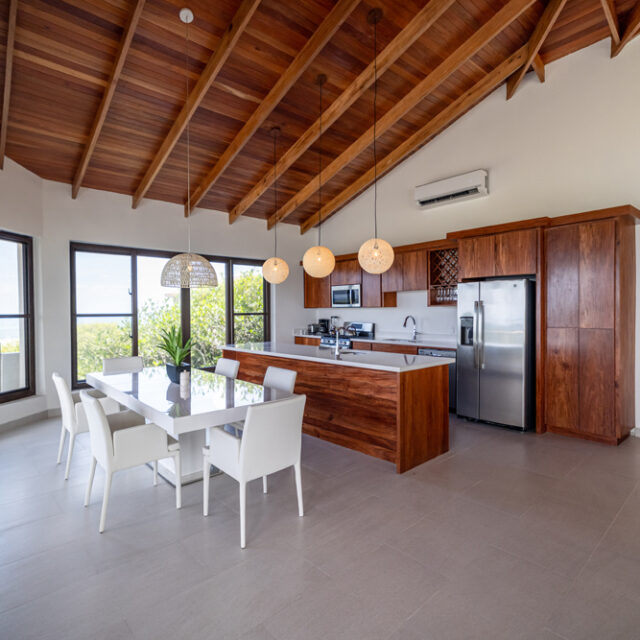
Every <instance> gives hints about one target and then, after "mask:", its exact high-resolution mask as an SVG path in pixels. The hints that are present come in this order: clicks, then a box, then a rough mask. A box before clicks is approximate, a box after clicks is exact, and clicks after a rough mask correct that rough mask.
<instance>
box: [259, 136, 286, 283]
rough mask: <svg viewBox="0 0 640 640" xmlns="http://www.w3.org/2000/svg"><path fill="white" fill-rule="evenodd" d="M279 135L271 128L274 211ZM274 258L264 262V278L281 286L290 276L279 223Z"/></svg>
mask: <svg viewBox="0 0 640 640" xmlns="http://www.w3.org/2000/svg"><path fill="white" fill-rule="evenodd" d="M278 135H280V127H272V128H271V136H272V137H273V207H274V211H275V212H277V211H278V160H277V157H278V154H277V144H278ZM273 243H274V250H273V258H269V259H268V260H265V261H264V264H263V265H262V276H263V277H264V279H265V280H266V281H267V282H270V283H271V284H281V283H282V282H284V281H285V280H286V279H287V277H288V275H289V265H288V264H287V263H286V262H285V261H284V260H283V259H282V258H278V221H277V220H276V223H275V224H274V225H273Z"/></svg>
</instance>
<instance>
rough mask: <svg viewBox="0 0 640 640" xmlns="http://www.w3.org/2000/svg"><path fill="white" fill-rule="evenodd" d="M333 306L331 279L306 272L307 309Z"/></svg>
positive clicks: (305, 295) (305, 304)
mask: <svg viewBox="0 0 640 640" xmlns="http://www.w3.org/2000/svg"><path fill="white" fill-rule="evenodd" d="M330 306H331V281H330V276H327V277H326V278H312V277H311V276H310V275H309V274H308V273H307V272H306V271H305V272H304V307H305V309H324V308H329V307H330Z"/></svg>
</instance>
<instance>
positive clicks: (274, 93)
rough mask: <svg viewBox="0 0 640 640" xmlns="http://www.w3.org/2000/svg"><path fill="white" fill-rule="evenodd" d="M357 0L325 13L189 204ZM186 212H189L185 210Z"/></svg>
mask: <svg viewBox="0 0 640 640" xmlns="http://www.w3.org/2000/svg"><path fill="white" fill-rule="evenodd" d="M359 2H360V0H339V1H338V2H337V3H336V5H335V6H334V7H333V9H331V11H330V12H329V14H328V15H327V17H326V18H325V19H324V20H323V21H322V23H321V24H320V26H319V27H318V28H317V29H316V31H315V32H314V33H313V35H312V36H311V37H310V38H309V40H307V42H306V43H305V45H304V47H302V49H301V50H300V52H299V53H298V54H297V55H296V57H295V58H294V59H293V61H292V62H291V64H290V65H289V66H288V67H287V70H286V71H285V72H284V73H283V74H282V75H281V76H280V78H279V79H278V81H277V82H276V84H275V85H274V86H273V87H272V89H271V91H269V93H268V94H267V96H266V97H265V98H264V100H263V101H262V102H261V103H260V105H259V106H258V108H257V109H256V110H255V111H254V112H253V113H252V114H251V116H250V117H249V119H248V120H247V121H246V122H245V124H244V126H243V127H242V129H240V131H239V132H238V134H237V135H236V136H235V137H234V139H233V140H232V141H231V143H230V144H229V146H228V147H227V148H226V149H225V150H224V151H223V152H222V155H221V156H220V157H219V158H218V160H217V162H216V163H215V164H214V165H213V167H212V168H211V169H210V170H209V172H208V173H207V175H206V176H205V177H204V179H203V180H202V182H201V183H200V184H199V185H198V186H197V187H196V189H195V191H194V192H193V193H192V194H191V208H192V209H193V208H194V207H197V206H198V204H199V203H200V202H201V201H202V199H203V198H204V197H205V196H206V195H207V192H208V191H209V189H211V187H212V186H213V185H214V184H215V183H216V181H217V180H218V178H219V177H220V176H221V175H222V174H223V173H224V171H225V170H226V169H227V167H228V166H229V165H230V164H231V162H233V159H234V158H235V157H236V156H237V155H238V153H240V151H242V149H243V148H244V146H245V145H246V144H247V143H248V142H249V140H251V138H252V137H253V134H254V133H255V132H256V131H257V130H258V129H259V128H260V126H261V125H262V124H263V123H264V121H265V120H266V119H267V118H268V117H269V115H270V114H271V112H272V111H273V110H274V109H275V108H276V107H277V106H278V104H279V103H280V101H281V100H282V99H283V98H284V97H285V95H286V94H287V93H288V91H289V89H291V87H292V86H293V85H294V84H295V83H296V82H297V81H298V79H299V78H300V76H301V75H302V74H303V73H304V71H305V70H306V68H307V67H308V66H309V65H310V64H311V63H312V62H313V60H315V58H316V56H317V55H318V54H319V53H320V52H321V51H322V49H324V47H325V46H326V44H327V43H328V42H329V40H330V39H331V38H332V37H333V35H334V34H335V32H336V31H337V30H338V29H339V28H340V26H341V25H342V23H343V22H344V21H345V20H346V19H347V18H348V17H349V16H350V15H351V12H352V11H353V10H354V9H355V8H356V6H357V5H358V4H359ZM185 215H188V212H187V211H186V210H185Z"/></svg>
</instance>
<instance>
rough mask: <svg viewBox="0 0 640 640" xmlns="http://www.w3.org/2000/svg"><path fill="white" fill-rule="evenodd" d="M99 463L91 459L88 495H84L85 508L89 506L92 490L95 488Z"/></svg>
mask: <svg viewBox="0 0 640 640" xmlns="http://www.w3.org/2000/svg"><path fill="white" fill-rule="evenodd" d="M97 462H98V461H97V460H96V459H95V458H94V457H91V469H90V470H89V484H87V493H85V495H84V506H85V507H88V506H89V500H90V498H91V488H92V487H93V478H94V476H95V475H96V463H97Z"/></svg>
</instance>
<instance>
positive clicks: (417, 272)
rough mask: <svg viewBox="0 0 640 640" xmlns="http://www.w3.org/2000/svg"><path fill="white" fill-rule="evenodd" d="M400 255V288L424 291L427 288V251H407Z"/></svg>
mask: <svg viewBox="0 0 640 640" xmlns="http://www.w3.org/2000/svg"><path fill="white" fill-rule="evenodd" d="M401 255H402V289H398V291H424V290H426V288H427V251H426V249H421V250H418V251H407V252H405V253H403V254H401Z"/></svg>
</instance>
